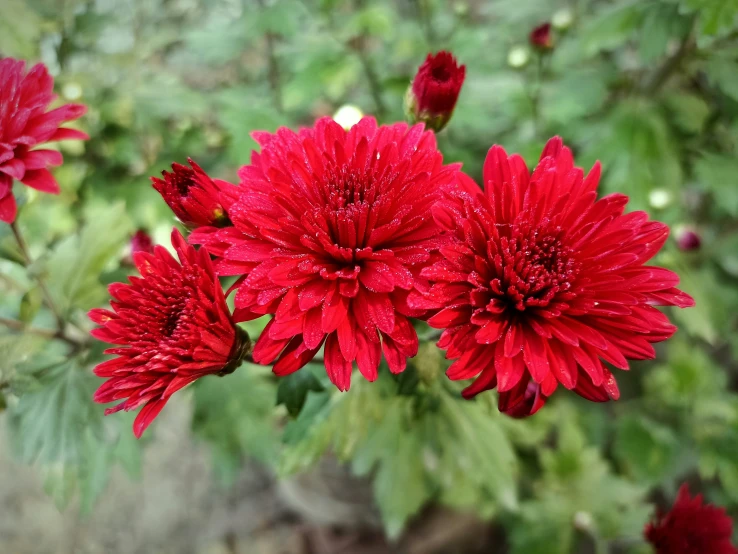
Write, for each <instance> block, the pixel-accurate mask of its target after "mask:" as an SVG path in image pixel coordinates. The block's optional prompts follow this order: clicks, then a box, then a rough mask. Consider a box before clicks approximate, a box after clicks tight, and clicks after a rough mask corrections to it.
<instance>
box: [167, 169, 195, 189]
mask: <svg viewBox="0 0 738 554" xmlns="http://www.w3.org/2000/svg"><path fill="white" fill-rule="evenodd" d="M170 175H171V177H170V178H171V180H172V184H173V185H174V186H175V187H176V188H177V192H178V193H179V194H180V196H187V195H188V194H189V192H190V186H192V178H193V176H194V171H192V170H189V171H188V172H185V170H184V169H183V170H180V171H173V172H172V173H171V174H170Z"/></svg>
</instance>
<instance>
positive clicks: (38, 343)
mask: <svg viewBox="0 0 738 554" xmlns="http://www.w3.org/2000/svg"><path fill="white" fill-rule="evenodd" d="M46 342H47V341H46V340H44V339H43V338H41V337H39V336H37V335H31V334H30V333H20V334H9V335H0V382H6V383H11V384H12V383H13V380H14V379H15V378H16V376H17V372H18V370H19V368H20V366H22V365H23V364H25V363H27V362H28V361H30V360H31V359H32V358H33V356H34V355H35V354H36V353H38V352H39V351H40V350H41V349H42V348H43V347H44V346H45V344H46Z"/></svg>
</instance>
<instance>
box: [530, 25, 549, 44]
mask: <svg viewBox="0 0 738 554" xmlns="http://www.w3.org/2000/svg"><path fill="white" fill-rule="evenodd" d="M529 39H530V43H531V44H532V45H533V46H534V47H536V48H538V49H539V50H551V49H552V48H553V35H552V33H551V24H550V23H543V24H542V25H539V26H538V27H536V28H535V29H533V30H532V31H531V32H530V37H529Z"/></svg>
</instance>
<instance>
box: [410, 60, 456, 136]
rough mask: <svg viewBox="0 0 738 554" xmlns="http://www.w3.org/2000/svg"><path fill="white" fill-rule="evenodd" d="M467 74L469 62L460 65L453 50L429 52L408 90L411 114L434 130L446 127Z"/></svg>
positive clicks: (412, 118) (413, 117) (417, 120)
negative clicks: (465, 64)
mask: <svg viewBox="0 0 738 554" xmlns="http://www.w3.org/2000/svg"><path fill="white" fill-rule="evenodd" d="M465 77H466V66H464V65H458V63H457V61H456V58H454V56H453V55H452V54H451V53H450V52H445V51H441V52H438V54H435V55H433V54H428V57H427V58H426V59H425V62H423V64H422V65H421V66H420V67H419V68H418V72H417V74H416V75H415V78H414V79H413V82H412V84H411V85H410V88H408V90H407V95H406V97H405V104H406V105H405V109H406V111H407V115H408V117H409V118H410V119H411V120H412V121H413V122H423V123H425V124H426V125H427V126H428V127H430V128H431V129H433V130H435V131H440V130H441V129H443V128H444V127H445V126H446V124H447V123H448V121H449V120H450V119H451V115H452V114H453V111H454V107H455V106H456V100H458V98H459V93H460V92H461V86H462V85H463V84H464V78H465Z"/></svg>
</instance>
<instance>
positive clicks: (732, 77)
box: [705, 52, 738, 100]
mask: <svg viewBox="0 0 738 554" xmlns="http://www.w3.org/2000/svg"><path fill="white" fill-rule="evenodd" d="M705 70H706V72H707V76H708V78H709V79H710V81H711V82H712V83H713V84H714V85H716V86H717V87H718V88H719V89H720V90H722V91H723V93H725V94H727V95H728V96H730V97H731V98H732V99H733V100H738V61H737V60H736V56H735V54H734V53H732V52H727V53H722V52H716V53H714V54H713V55H712V56H710V58H708V60H707V64H706V67H705Z"/></svg>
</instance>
